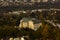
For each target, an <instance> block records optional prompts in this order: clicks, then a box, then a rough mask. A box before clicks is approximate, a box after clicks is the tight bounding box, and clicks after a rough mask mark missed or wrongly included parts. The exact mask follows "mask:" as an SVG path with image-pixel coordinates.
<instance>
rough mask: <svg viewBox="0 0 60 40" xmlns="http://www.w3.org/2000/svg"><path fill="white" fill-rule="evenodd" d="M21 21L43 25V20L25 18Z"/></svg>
mask: <svg viewBox="0 0 60 40" xmlns="http://www.w3.org/2000/svg"><path fill="white" fill-rule="evenodd" d="M21 21H25V22H27V21H33V23H34V24H37V23H41V20H39V19H36V18H29V17H24V18H22V20H21Z"/></svg>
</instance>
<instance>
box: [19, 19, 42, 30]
mask: <svg viewBox="0 0 60 40" xmlns="http://www.w3.org/2000/svg"><path fill="white" fill-rule="evenodd" d="M40 26H42V23H41V21H40V20H39V19H36V18H22V19H21V21H20V24H19V28H26V27H28V28H30V29H33V30H37V29H38V28H39V27H40Z"/></svg>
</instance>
